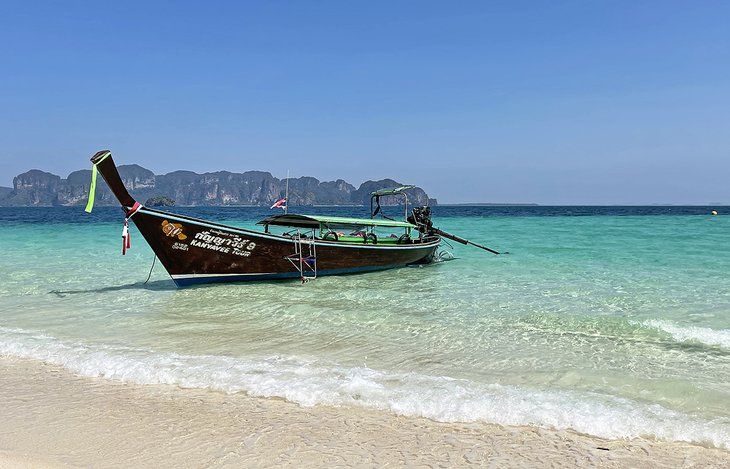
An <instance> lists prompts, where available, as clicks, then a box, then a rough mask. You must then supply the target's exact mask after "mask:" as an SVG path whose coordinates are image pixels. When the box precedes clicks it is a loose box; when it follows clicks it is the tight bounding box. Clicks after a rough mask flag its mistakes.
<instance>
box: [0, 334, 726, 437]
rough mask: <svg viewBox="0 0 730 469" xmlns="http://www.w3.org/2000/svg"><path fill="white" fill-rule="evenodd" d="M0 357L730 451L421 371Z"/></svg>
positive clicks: (677, 417)
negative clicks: (703, 445)
mask: <svg viewBox="0 0 730 469" xmlns="http://www.w3.org/2000/svg"><path fill="white" fill-rule="evenodd" d="M0 355H2V356H14V357H22V358H31V359H35V360H42V361H44V362H48V363H52V364H56V365H61V366H63V367H65V368H67V369H69V370H71V371H73V372H75V373H78V374H80V375H83V376H91V377H104V378H108V379H115V380H123V381H130V382H135V383H139V384H173V385H177V386H180V387H185V388H202V389H213V390H218V391H224V392H229V393H233V392H246V393H248V394H250V395H253V396H262V397H283V398H286V399H288V400H289V401H292V402H296V403H298V404H300V405H304V406H312V405H316V404H329V405H354V406H361V407H368V408H377V409H382V410H387V411H391V412H394V413H396V414H399V415H406V416H422V417H427V418H431V419H434V420H439V421H445V422H475V421H484V422H493V423H498V424H502V425H537V426H543V427H552V428H558V429H573V430H576V431H579V432H582V433H587V434H592V435H596V436H601V437H606V438H631V437H637V436H654V437H657V438H659V439H664V440H673V441H690V442H697V443H704V444H712V445H714V446H717V447H724V448H730V420H728V419H718V420H715V421H707V420H703V419H700V418H696V417H692V416H688V415H684V414H681V413H678V412H675V411H672V410H670V409H667V408H664V407H662V406H660V405H646V404H642V403H638V402H635V401H631V400H627V399H623V398H619V397H615V396H609V395H605V394H598V393H577V392H564V391H563V392H559V391H543V390H534V389H529V388H522V387H516V386H504V385H499V384H484V383H475V382H471V381H465V380H456V379H451V378H447V377H436V376H426V375H420V374H415V373H408V374H403V373H386V372H382V371H378V370H373V369H370V368H364V367H363V368H342V367H337V366H327V365H324V364H320V363H317V362H314V361H311V360H306V359H302V358H299V357H293V356H292V357H278V356H276V357H268V358H262V359H241V358H233V357H222V356H209V355H179V354H173V353H157V352H154V351H151V350H143V349H133V348H126V347H111V346H106V345H88V344H83V343H69V342H63V341H60V340H57V339H55V338H53V337H50V336H47V335H44V334H39V333H34V332H30V331H24V330H21V329H9V328H3V327H0Z"/></svg>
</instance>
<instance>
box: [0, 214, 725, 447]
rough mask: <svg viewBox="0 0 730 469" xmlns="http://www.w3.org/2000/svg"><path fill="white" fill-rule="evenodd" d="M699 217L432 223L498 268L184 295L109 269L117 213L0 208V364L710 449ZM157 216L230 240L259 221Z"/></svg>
mask: <svg viewBox="0 0 730 469" xmlns="http://www.w3.org/2000/svg"><path fill="white" fill-rule="evenodd" d="M715 208H716V209H718V210H719V211H720V214H719V215H718V216H711V215H710V211H711V210H712V209H713V207H436V208H435V209H434V221H435V225H436V226H438V227H440V228H441V229H444V230H446V231H449V232H452V233H455V234H458V235H460V236H463V237H465V238H468V239H472V240H473V241H475V242H478V243H481V244H484V245H486V246H489V247H492V248H494V249H497V250H505V251H509V252H510V254H509V255H502V256H494V255H492V254H489V253H486V252H483V251H480V250H478V249H476V248H473V247H465V246H461V245H454V246H453V251H452V252H453V254H454V255H455V256H456V259H455V260H453V261H449V262H441V263H437V264H434V265H430V266H426V267H419V268H404V269H399V270H391V271H386V272H378V273H370V274H362V275H352V276H342V277H323V278H319V279H317V280H315V281H312V282H309V283H307V284H301V283H300V282H298V281H281V282H268V283H249V284H221V285H211V286H203V287H194V288H188V289H177V288H175V286H174V285H173V283H172V281H171V280H170V279H169V278H168V277H167V275H166V273H165V271H164V269H163V268H162V267H161V266H160V265H159V264H157V265H156V266H154V269H153V271H152V274H151V278H150V280H149V282H147V283H145V279H147V276H148V273H149V271H150V267H151V265H152V261H153V254H152V252H151V250H150V249H149V247H148V246H147V245H146V243H145V242H144V240H143V239H142V237H141V236H140V235H139V233H138V232H137V231H136V229H135V228H132V249H131V251H130V252H128V253H127V255H126V256H122V255H121V228H122V213H121V211H120V210H119V209H116V208H97V209H96V210H95V211H94V213H93V214H91V215H88V214H85V213H84V212H83V210H82V208H23V209H16V208H1V209H0V267H1V268H2V281H1V282H0V356H13V357H25V358H30V359H34V360H38V361H44V362H48V363H53V364H57V365H61V366H63V367H66V368H68V369H69V370H71V371H72V372H74V373H77V374H80V375H85V376H95V377H102V378H104V379H109V380H124V381H130V382H135V383H141V384H147V383H149V384H157V383H169V384H173V385H177V386H181V387H191V388H204V389H210V390H211V391H212V392H226V393H247V394H249V395H252V396H261V397H264V398H266V397H279V398H284V399H287V400H289V401H292V402H295V403H298V404H300V405H303V406H311V405H320V404H325V405H334V406H341V407H343V408H347V407H350V406H360V407H367V408H374V409H380V410H382V411H385V412H390V413H395V414H399V415H405V416H423V417H428V418H431V419H434V420H438V421H446V422H493V423H498V424H504V425H534V426H540V427H546V428H557V429H573V430H576V431H578V432H582V433H587V434H591V435H596V436H601V437H608V438H630V437H636V436H644V437H650V438H656V439H660V440H667V441H690V442H695V443H698V444H702V445H707V446H716V447H721V448H725V449H730V278H729V277H730V209H728V208H725V207H719V208H718V207H715ZM176 211H178V212H182V213H185V214H188V215H193V216H196V217H200V218H204V219H210V220H213V221H221V222H224V223H227V224H232V225H236V226H242V227H253V226H254V223H255V222H256V221H257V220H259V219H261V218H263V217H264V216H267V215H269V214H270V213H271V212H269V211H267V210H261V209H255V208H181V209H176ZM306 211H307V212H310V213H311V212H315V213H333V214H335V215H341V216H361V215H363V212H364V211H366V209H362V208H359V207H350V208H335V209H325V208H309V209H307V210H306ZM723 212H726V213H723ZM452 244H453V243H452ZM444 248H445V249H446V250H450V249H449V247H448V246H444Z"/></svg>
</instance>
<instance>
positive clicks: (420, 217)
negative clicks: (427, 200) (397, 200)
mask: <svg viewBox="0 0 730 469" xmlns="http://www.w3.org/2000/svg"><path fill="white" fill-rule="evenodd" d="M408 223H412V224H414V225H416V227H417V229H418V231H420V232H421V233H423V234H425V235H430V234H433V222H432V221H431V207H429V206H427V205H426V206H423V207H413V209H412V210H411V215H410V216H409V217H408Z"/></svg>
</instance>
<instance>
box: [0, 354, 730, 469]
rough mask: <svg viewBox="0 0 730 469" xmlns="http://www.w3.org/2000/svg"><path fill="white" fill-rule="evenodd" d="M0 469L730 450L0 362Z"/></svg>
mask: <svg viewBox="0 0 730 469" xmlns="http://www.w3.org/2000/svg"><path fill="white" fill-rule="evenodd" d="M0 422H1V426H0V469H1V468H25V467H29V468H30V467H34V468H35V467H42V468H50V467H90V466H93V467H100V468H101V467H225V466H228V467H374V466H377V467H403V466H407V467H466V466H475V467H495V468H502V467H581V468H585V467H607V468H612V467H616V468H625V467H666V468H675V467H727V466H728V465H730V452H728V451H725V450H720V449H714V448H705V447H702V446H698V445H692V444H688V443H667V442H656V441H652V440H647V439H635V440H631V441H624V440H602V439H599V438H594V437H589V436H585V435H580V434H577V433H574V432H570V431H555V430H546V429H538V428H532V427H502V426H498V425H489V424H452V423H439V422H434V421H431V420H427V419H421V418H410V417H408V418H407V417H398V416H395V415H392V414H389V413H385V412H378V411H376V410H363V409H353V408H335V407H325V406H317V407H310V408H303V407H299V406H297V405H295V404H291V403H289V402H286V401H283V400H277V399H259V398H252V397H249V396H246V395H243V394H234V395H226V394H222V393H218V392H209V391H205V390H196V389H180V388H177V387H174V386H141V385H134V384H128V383H121V382H114V381H109V380H104V379H100V378H85V377H79V376H75V375H73V374H71V373H69V372H67V371H65V370H63V369H62V368H59V367H55V366H50V365H46V364H40V363H38V362H34V361H30V360H21V359H14V358H0Z"/></svg>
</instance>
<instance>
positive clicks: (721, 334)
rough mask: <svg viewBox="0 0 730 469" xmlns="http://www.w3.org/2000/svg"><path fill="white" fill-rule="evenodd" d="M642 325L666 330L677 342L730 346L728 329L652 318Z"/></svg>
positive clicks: (729, 331)
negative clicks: (677, 323) (681, 323)
mask: <svg viewBox="0 0 730 469" xmlns="http://www.w3.org/2000/svg"><path fill="white" fill-rule="evenodd" d="M644 325H645V326H647V327H651V328H654V329H658V330H660V331H663V332H666V333H667V334H669V335H671V336H672V338H673V339H674V340H676V341H678V342H699V343H702V344H705V345H711V346H717V347H723V348H730V330H727V329H720V330H716V329H710V328H708V327H696V326H678V325H676V324H673V323H671V322H669V321H661V320H658V319H652V320H649V321H645V322H644Z"/></svg>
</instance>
